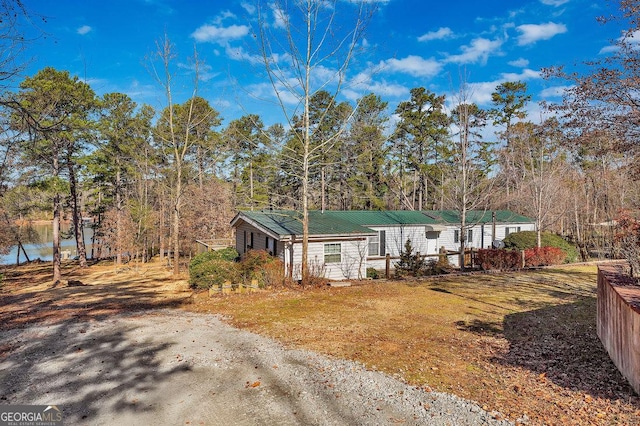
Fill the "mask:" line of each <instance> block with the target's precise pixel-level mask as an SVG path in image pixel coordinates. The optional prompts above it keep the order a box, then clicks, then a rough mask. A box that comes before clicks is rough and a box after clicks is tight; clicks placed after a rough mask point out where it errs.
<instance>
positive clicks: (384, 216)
mask: <svg viewBox="0 0 640 426" xmlns="http://www.w3.org/2000/svg"><path fill="white" fill-rule="evenodd" d="M493 213H494V211H490V210H487V211H483V210H471V211H468V212H467V220H466V223H467V224H470V225H471V224H476V223H491V222H492V221H493ZM240 216H244V217H245V218H246V219H248V220H249V221H250V222H253V223H255V224H257V225H258V226H260V227H262V228H264V229H265V230H269V231H270V232H272V233H273V234H274V235H278V236H280V237H288V236H290V235H302V214H301V213H300V212H297V211H293V210H260V211H243V212H241V213H239V214H238V216H236V219H234V220H233V221H232V223H233V222H235V221H236V220H237V218H238V217H240ZM495 218H496V223H533V220H532V219H530V218H528V217H525V216H522V215H519V214H517V213H514V212H512V211H509V210H496V211H495ZM459 223H460V215H459V212H457V211H455V210H429V211H422V212H420V211H411V210H393V211H370V210H351V211H346V210H342V211H325V212H321V211H319V210H311V211H309V235H312V236H314V235H371V234H375V233H376V231H373V230H371V229H369V228H368V227H369V226H400V225H425V226H432V228H433V230H436V231H440V230H444V229H445V228H444V225H447V224H448V225H453V224H459Z"/></svg>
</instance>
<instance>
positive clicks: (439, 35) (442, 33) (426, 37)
mask: <svg viewBox="0 0 640 426" xmlns="http://www.w3.org/2000/svg"><path fill="white" fill-rule="evenodd" d="M452 35H453V31H451V28H448V27H442V28H439V29H438V30H437V31H431V32H428V33H426V34H423V35H421V36H420V37H418V41H430V40H442V39H445V38H448V37H451V36H452Z"/></svg>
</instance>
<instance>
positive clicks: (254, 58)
mask: <svg viewBox="0 0 640 426" xmlns="http://www.w3.org/2000/svg"><path fill="white" fill-rule="evenodd" d="M225 53H226V54H227V56H228V57H229V58H231V59H234V60H236V61H245V62H249V63H251V64H254V65H257V64H262V63H264V60H263V59H262V56H260V55H252V54H250V53H248V52H247V51H245V50H244V49H243V48H242V47H231V46H229V45H227V46H226V47H225Z"/></svg>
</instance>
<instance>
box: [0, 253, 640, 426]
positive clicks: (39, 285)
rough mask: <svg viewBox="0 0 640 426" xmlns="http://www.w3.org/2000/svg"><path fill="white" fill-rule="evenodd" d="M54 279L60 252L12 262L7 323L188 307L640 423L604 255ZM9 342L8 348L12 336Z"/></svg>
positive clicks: (372, 358)
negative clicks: (199, 278)
mask: <svg viewBox="0 0 640 426" xmlns="http://www.w3.org/2000/svg"><path fill="white" fill-rule="evenodd" d="M64 278H65V279H73V280H80V281H81V282H82V283H83V284H84V285H81V286H78V287H61V288H55V289H52V288H49V279H50V264H43V265H29V266H26V267H20V268H10V269H7V270H6V271H5V279H4V280H3V284H2V285H1V286H0V329H6V328H11V327H15V326H21V325H24V324H26V323H30V322H40V321H43V322H44V321H46V322H55V321H61V320H68V319H69V318H74V319H79V320H82V319H89V318H94V319H101V318H107V317H108V316H110V315H112V314H113V313H117V312H124V311H136V310H140V309H155V308H178V307H180V308H182V309H187V310H190V311H195V312H211V313H220V314H223V315H225V316H226V317H227V320H228V321H229V322H231V323H233V324H234V325H236V326H239V327H242V328H246V329H250V330H253V331H255V332H258V333H261V334H265V335H269V336H271V337H274V338H276V339H278V340H280V341H282V342H283V343H284V344H286V345H290V346H295V347H301V348H307V349H311V350H315V351H318V352H322V353H325V354H328V355H332V356H336V357H341V358H347V359H352V360H356V361H360V362H362V363H364V364H366V365H367V366H368V367H370V368H375V369H378V370H381V371H384V372H387V373H389V374H391V375H395V376H397V377H398V378H400V379H402V380H405V381H407V382H409V383H411V384H414V385H416V386H421V387H424V388H427V389H433V390H437V391H446V392H453V393H455V394H457V395H460V396H462V397H466V398H469V399H472V400H475V401H478V402H479V403H480V404H481V405H483V406H484V407H485V408H486V409H487V410H489V411H493V410H496V411H500V412H501V413H503V414H504V415H506V416H507V417H509V418H510V419H512V420H517V419H522V418H523V416H525V415H526V416H527V417H528V419H529V424H553V425H555V424H598V425H600V424H603V425H606V424H611V425H614V424H640V398H639V397H638V396H636V395H635V394H634V393H633V391H632V389H631V388H630V386H628V384H627V383H626V381H625V380H624V378H622V376H621V375H620V374H619V373H618V371H617V370H616V368H615V366H613V364H612V363H611V361H610V360H609V358H608V356H607V354H606V352H605V351H604V349H603V348H602V345H601V344H600V341H599V340H598V338H597V336H596V334H595V311H596V303H595V301H596V300H595V283H596V268H595V267H594V266H573V267H563V268H558V269H546V270H540V271H530V272H521V273H501V274H476V275H466V276H453V275H452V276H447V277H438V278H430V279H425V280H419V281H417V280H416V281H367V282H362V283H354V284H355V285H354V286H352V287H345V288H322V289H311V290H304V291H294V290H287V291H264V292H260V293H254V294H242V295H230V296H217V297H212V298H210V297H209V296H208V294H207V293H206V292H199V293H196V294H192V293H191V292H190V290H189V289H188V288H187V282H186V277H178V278H177V279H176V278H174V277H172V276H171V273H170V271H169V270H168V269H166V268H165V267H164V266H163V265H160V264H159V263H158V262H155V263H151V264H146V265H141V266H139V267H135V266H134V265H130V266H127V267H124V268H119V269H116V268H115V267H114V266H113V264H110V263H100V264H97V265H93V266H91V267H90V268H89V269H86V270H80V269H78V268H77V267H76V266H75V265H74V264H67V265H66V266H65V271H64ZM1 346H2V345H1V344H0V356H1V355H2V353H3V351H9V350H10V348H2V347H1Z"/></svg>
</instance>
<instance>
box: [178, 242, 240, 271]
mask: <svg viewBox="0 0 640 426" xmlns="http://www.w3.org/2000/svg"><path fill="white" fill-rule="evenodd" d="M239 257H240V255H239V254H238V252H237V251H236V249H234V248H233V247H227V248H224V249H221V250H215V251H206V252H204V253H200V254H198V255H197V256H195V257H194V258H193V259H191V262H189V268H191V267H192V266H196V265H198V264H200V263H204V262H208V261H210V260H214V259H219V260H227V261H229V262H232V261H235V260H237V259H238V258H239Z"/></svg>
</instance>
